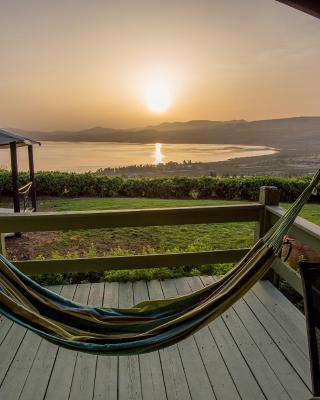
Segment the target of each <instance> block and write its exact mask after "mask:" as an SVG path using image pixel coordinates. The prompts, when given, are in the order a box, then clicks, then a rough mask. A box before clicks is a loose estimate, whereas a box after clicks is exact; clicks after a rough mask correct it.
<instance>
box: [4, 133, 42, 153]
mask: <svg viewBox="0 0 320 400" xmlns="http://www.w3.org/2000/svg"><path fill="white" fill-rule="evenodd" d="M10 143H15V144H16V145H17V147H22V146H29V145H33V144H38V145H41V143H40V142H37V141H36V140H33V139H30V138H28V137H25V136H19V135H17V134H15V133H13V132H9V131H5V130H3V129H0V149H3V148H8V147H10Z"/></svg>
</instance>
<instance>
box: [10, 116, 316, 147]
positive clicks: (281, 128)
mask: <svg viewBox="0 0 320 400" xmlns="http://www.w3.org/2000/svg"><path fill="white" fill-rule="evenodd" d="M10 130H11V131H13V132H16V133H18V134H22V135H25V136H28V137H30V138H33V139H36V140H40V141H76V142H79V141H81V142H84V141H85V142H120V143H121V142H122V143H125V142H126V143H157V142H162V143H203V144H204V143H214V144H243V145H258V146H270V147H274V148H277V149H283V150H307V149H312V151H317V150H319V149H320V117H292V118H282V119H269V120H259V121H245V120H231V121H209V120H193V121H187V122H165V123H162V124H160V125H154V126H147V127H144V128H135V129H113V128H104V127H94V128H90V129H85V130H79V131H51V132H41V131H25V130H21V129H10Z"/></svg>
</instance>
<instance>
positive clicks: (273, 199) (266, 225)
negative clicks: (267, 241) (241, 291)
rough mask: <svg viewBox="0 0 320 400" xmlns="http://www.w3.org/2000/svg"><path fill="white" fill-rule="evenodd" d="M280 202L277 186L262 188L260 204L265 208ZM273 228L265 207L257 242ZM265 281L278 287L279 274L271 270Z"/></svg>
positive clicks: (259, 225) (256, 235) (258, 225)
mask: <svg viewBox="0 0 320 400" xmlns="http://www.w3.org/2000/svg"><path fill="white" fill-rule="evenodd" d="M279 201H280V192H279V189H278V188H277V187H276V186H261V188H260V193H259V203H261V204H263V205H264V206H278V205H279ZM270 228H271V221H270V215H269V214H268V213H267V211H266V209H265V207H264V210H263V213H262V215H261V218H260V221H259V222H258V223H257V227H256V234H255V238H256V240H258V239H260V238H261V237H262V236H263V235H264V234H265V233H266V232H267V231H268V230H269V229H270ZM263 279H269V280H271V281H272V282H273V283H274V284H275V285H276V286H278V284H279V279H278V276H277V274H276V273H275V272H274V271H273V270H270V271H268V273H267V274H266V275H265V276H264V277H263Z"/></svg>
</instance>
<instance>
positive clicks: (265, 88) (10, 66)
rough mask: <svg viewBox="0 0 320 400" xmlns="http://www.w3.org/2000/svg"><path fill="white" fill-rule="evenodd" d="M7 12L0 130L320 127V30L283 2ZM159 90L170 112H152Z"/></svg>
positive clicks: (62, 1) (68, 5)
mask: <svg viewBox="0 0 320 400" xmlns="http://www.w3.org/2000/svg"><path fill="white" fill-rule="evenodd" d="M0 6H1V8H0V10H1V11H0V54H1V61H0V93H1V96H0V127H3V128H6V127H15V128H22V129H39V130H55V129H83V128H88V127H92V126H105V127H120V128H122V127H136V126H144V125H148V124H157V123H159V122H163V121H175V120H191V119H212V120H229V119H242V118H244V119H248V120H253V119H266V118H279V117H287V116H297V115H320V67H319V65H320V46H319V43H320V20H317V19H316V18H313V17H311V16H309V15H306V14H303V13H301V12H299V11H296V10H293V9H291V8H289V7H287V6H284V5H282V4H279V3H277V2H275V1H274V0H224V1H222V0H192V1H191V0H162V1H160V0H90V1H88V0H54V1H53V0H28V1H24V0H23V1H22V0H0ZM154 86H156V87H159V86H160V91H162V89H163V90H164V91H165V96H167V97H168V99H169V103H170V104H168V105H167V108H166V107H165V108H166V110H165V111H163V112H153V111H152V110H151V109H150V104H149V103H150V101H149V100H147V97H148V90H149V91H150V90H151V91H152V90H154V89H152V88H153V87H154ZM150 88H151V89H150ZM151 97H152V93H151ZM151 108H152V107H151Z"/></svg>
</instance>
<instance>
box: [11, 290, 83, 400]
mask: <svg viewBox="0 0 320 400" xmlns="http://www.w3.org/2000/svg"><path fill="white" fill-rule="evenodd" d="M75 289H76V285H65V286H63V287H62V290H61V293H60V294H61V295H62V296H64V297H66V298H68V299H72V298H73V296H74V293H75ZM58 349H59V348H58V346H56V345H54V344H52V343H50V342H48V341H47V340H44V339H42V340H41V343H40V346H39V349H38V352H37V354H36V356H35V360H34V363H33V365H32V367H31V369H30V372H29V375H28V377H27V379H26V382H25V385H24V387H23V389H22V392H21V395H20V398H19V400H42V399H43V398H44V396H45V393H46V389H47V386H48V384H49V380H50V377H51V373H52V369H53V366H54V362H55V359H56V356H57V353H58Z"/></svg>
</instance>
